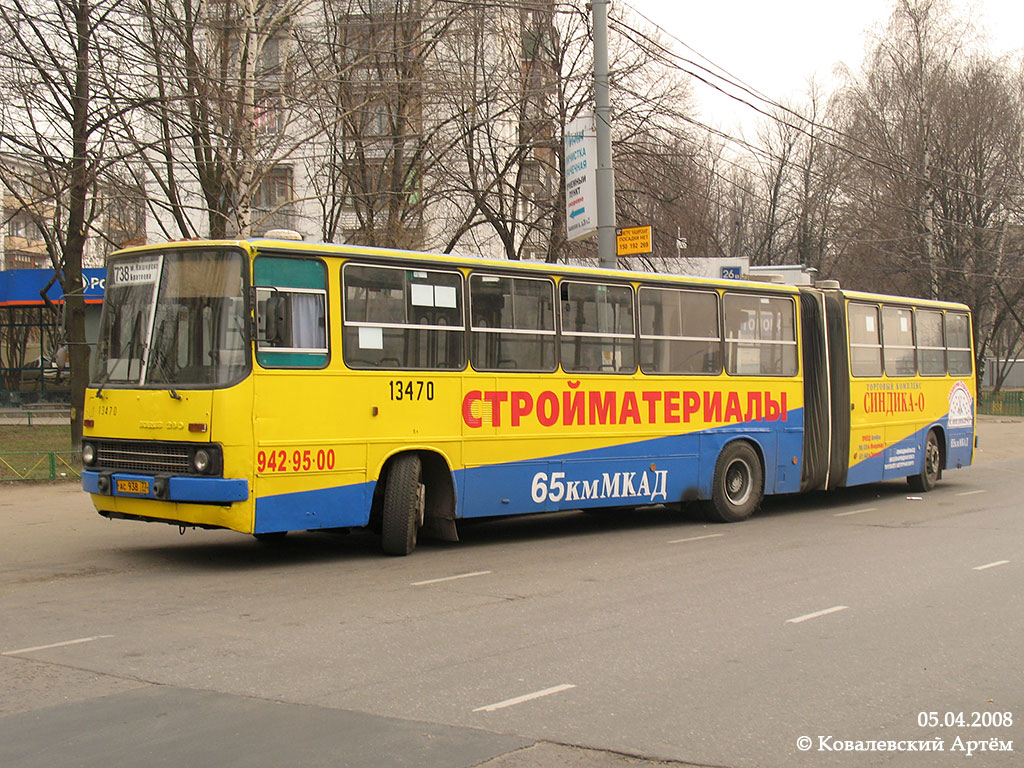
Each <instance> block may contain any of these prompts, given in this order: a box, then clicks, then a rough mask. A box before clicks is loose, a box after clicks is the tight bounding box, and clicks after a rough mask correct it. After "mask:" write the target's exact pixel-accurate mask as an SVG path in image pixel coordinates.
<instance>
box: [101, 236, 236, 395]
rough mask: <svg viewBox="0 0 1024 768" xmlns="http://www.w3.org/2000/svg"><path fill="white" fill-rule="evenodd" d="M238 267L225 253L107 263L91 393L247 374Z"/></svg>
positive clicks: (207, 383) (223, 381)
mask: <svg viewBox="0 0 1024 768" xmlns="http://www.w3.org/2000/svg"><path fill="white" fill-rule="evenodd" d="M245 306H246V303H245V261H244V259H243V256H242V253H241V252H240V251H236V250H230V249H226V248H218V249H213V248H210V249H203V250H195V249H183V250H171V251H165V252H155V253H144V254H135V255H133V256H129V257H124V258H115V259H114V260H112V261H111V263H110V268H109V270H108V275H107V285H106V291H105V296H104V304H103V316H102V319H101V321H100V332H99V339H98V341H97V344H96V352H95V354H94V356H93V362H92V370H91V372H90V373H91V379H92V383H93V385H95V386H101V387H103V386H107V385H110V384H113V385H118V384H120V385H132V386H148V387H153V388H161V387H171V388H173V387H190V386H199V387H211V386H225V385H228V384H232V383H234V382H236V381H238V380H239V379H241V378H242V377H243V376H244V375H245V374H246V373H247V372H248V370H249V365H250V363H249V353H248V349H249V345H248V340H247V333H246V322H245Z"/></svg>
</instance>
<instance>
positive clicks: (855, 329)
mask: <svg viewBox="0 0 1024 768" xmlns="http://www.w3.org/2000/svg"><path fill="white" fill-rule="evenodd" d="M847 313H848V315H849V324H850V333H849V337H850V373H851V374H853V375H854V376H881V375H882V340H881V336H880V332H879V322H878V307H877V306H876V305H874V304H854V303H852V302H851V303H850V305H849V308H848V309H847Z"/></svg>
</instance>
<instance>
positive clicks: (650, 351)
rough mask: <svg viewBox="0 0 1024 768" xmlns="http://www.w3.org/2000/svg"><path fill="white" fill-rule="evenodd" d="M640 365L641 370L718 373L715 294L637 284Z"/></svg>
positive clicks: (719, 343) (719, 339) (719, 345)
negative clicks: (638, 296) (639, 286)
mask: <svg viewBox="0 0 1024 768" xmlns="http://www.w3.org/2000/svg"><path fill="white" fill-rule="evenodd" d="M640 368H641V369H642V370H643V371H644V373H675V374H679V373H698V374H699V373H721V371H722V337H721V331H720V330H719V319H718V294H716V293H712V292H711V291H689V290H680V289H676V288H653V287H650V286H646V285H645V286H641V288H640Z"/></svg>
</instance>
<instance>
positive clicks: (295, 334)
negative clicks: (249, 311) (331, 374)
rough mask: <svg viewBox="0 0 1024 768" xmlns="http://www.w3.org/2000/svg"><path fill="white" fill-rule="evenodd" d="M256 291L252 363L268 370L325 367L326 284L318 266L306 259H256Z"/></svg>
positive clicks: (323, 274)
mask: <svg viewBox="0 0 1024 768" xmlns="http://www.w3.org/2000/svg"><path fill="white" fill-rule="evenodd" d="M253 282H254V283H255V288H256V359H257V361H258V362H259V363H260V365H262V366H264V367H272V368H279V367H281V368H296V367H297V368H321V367H323V366H325V365H326V364H327V355H328V352H329V347H328V343H327V284H326V275H325V273H324V266H323V264H322V263H321V262H319V261H313V260H310V259H282V258H276V257H266V256H263V257H260V258H257V259H256V261H255V262H254V263H253Z"/></svg>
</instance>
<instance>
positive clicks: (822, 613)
mask: <svg viewBox="0 0 1024 768" xmlns="http://www.w3.org/2000/svg"><path fill="white" fill-rule="evenodd" d="M847 608H849V606H848V605H834V606H832V607H831V608H826V609H825V610H824V611H815V612H814V613H808V614H806V615H804V616H797V617H796V618H795V619H786V623H787V624H799V623H800V622H802V621H810V620H811V619H816V618H818V617H819V616H828V615H829V614H830V613H838V612H839V611H845V610H846V609H847Z"/></svg>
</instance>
